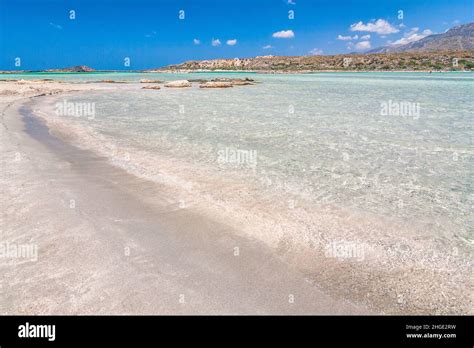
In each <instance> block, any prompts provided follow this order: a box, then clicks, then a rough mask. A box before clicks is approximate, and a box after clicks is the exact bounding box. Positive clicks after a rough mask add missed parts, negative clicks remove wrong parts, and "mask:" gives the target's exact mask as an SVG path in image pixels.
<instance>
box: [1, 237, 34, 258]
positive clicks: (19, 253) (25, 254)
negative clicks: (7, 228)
mask: <svg viewBox="0 0 474 348" xmlns="http://www.w3.org/2000/svg"><path fill="white" fill-rule="evenodd" d="M3 258H5V259H28V260H30V261H32V262H36V261H38V245H36V244H16V243H8V242H6V243H0V259H3Z"/></svg>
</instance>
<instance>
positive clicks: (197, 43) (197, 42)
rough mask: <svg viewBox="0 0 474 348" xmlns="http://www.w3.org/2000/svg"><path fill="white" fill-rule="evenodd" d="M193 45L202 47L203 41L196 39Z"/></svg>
mask: <svg viewBox="0 0 474 348" xmlns="http://www.w3.org/2000/svg"><path fill="white" fill-rule="evenodd" d="M193 43H194V44H195V45H200V44H201V40H199V39H194V40H193Z"/></svg>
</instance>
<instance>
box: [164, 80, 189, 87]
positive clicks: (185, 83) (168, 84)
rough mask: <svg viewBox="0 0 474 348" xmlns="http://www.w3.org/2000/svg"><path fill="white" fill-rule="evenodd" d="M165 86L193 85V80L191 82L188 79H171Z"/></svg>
mask: <svg viewBox="0 0 474 348" xmlns="http://www.w3.org/2000/svg"><path fill="white" fill-rule="evenodd" d="M165 87H170V88H183V87H191V82H189V81H188V80H176V81H169V82H166V83H165Z"/></svg>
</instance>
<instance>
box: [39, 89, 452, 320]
mask: <svg viewBox="0 0 474 348" xmlns="http://www.w3.org/2000/svg"><path fill="white" fill-rule="evenodd" d="M73 86H74V85H73ZM75 86H77V84H76V85H75ZM75 86H74V87H75ZM95 87H96V85H95V84H94V85H93V84H89V87H85V88H84V91H87V90H88V88H95ZM109 90H110V88H109ZM58 93H61V92H58ZM58 96H60V94H58ZM48 98H49V97H48ZM37 101H39V100H38V99H37ZM42 118H43V117H42ZM46 121H48V120H47V119H46ZM66 122H67V121H66ZM70 130H71V129H70V128H69V131H70ZM50 131H52V132H53V134H54V130H52V129H50V130H49V131H48V132H47V133H49V132H50ZM63 136H65V137H66V138H67V137H71V136H72V134H71V133H70V132H69V133H68V132H67V129H66V132H65V133H64V134H63ZM43 145H44V144H43ZM72 151H76V150H72ZM80 151H87V150H84V149H82V150H80ZM96 156H97V154H96ZM99 156H102V157H99V158H96V159H95V160H94V161H102V162H107V159H106V156H104V154H102V155H99ZM100 158H102V159H100ZM75 161H76V162H77V163H81V162H87V161H84V159H82V158H80V159H76V160H75ZM94 161H93V162H94ZM65 162H68V161H67V160H66V161H65ZM92 168H95V167H92ZM114 168H117V167H114ZM96 169H97V168H95V169H94V170H91V172H90V174H91V173H92V174H95V173H96ZM104 171H115V169H111V168H110V167H107V169H106V170H104ZM99 172H100V171H99ZM128 175H130V174H129V173H126V172H124V171H122V172H121V174H118V173H115V174H114V175H113V177H114V178H115V179H114V180H119V181H120V180H121V179H120V178H123V177H124V176H125V177H128ZM79 178H81V180H82V179H84V175H80V176H79ZM135 178H136V177H133V179H132V178H128V179H127V180H126V181H127V182H128V181H129V180H132V181H134V180H136V179H135ZM139 182H140V183H141V184H143V185H147V187H148V188H149V189H150V190H152V189H151V187H153V188H154V189H156V185H157V183H153V185H152V186H150V183H149V182H148V181H146V180H145V182H146V183H144V182H143V179H139ZM141 184H140V185H141ZM136 185H138V184H133V185H131V187H136ZM124 186H128V184H127V185H124ZM158 187H160V185H158ZM162 189H164V187H162ZM141 192H142V195H143V196H144V197H148V198H145V199H143V198H142V199H141V200H144V201H145V203H146V204H145V206H146V207H148V208H150V206H153V204H155V203H156V202H155V201H154V200H155V198H154V197H150V196H148V195H147V194H146V191H141ZM164 192H165V191H164V190H160V194H159V196H161V197H163V196H166V195H165V194H164ZM104 197H107V194H104ZM89 199H90V198H89ZM171 201H173V200H172V199H171ZM104 203H105V204H106V205H110V204H112V205H113V203H111V202H109V201H107V200H106V199H105V202H104ZM169 204H170V202H168V206H169ZM148 208H146V209H148ZM160 209H163V207H161V208H160ZM173 209H175V210H176V205H174V206H173ZM178 211H179V210H178ZM173 212H174V213H176V212H175V211H173ZM182 213H183V212H182V211H180V212H179V213H178V214H182ZM197 213H198V215H199V216H200V217H201V220H200V221H201V224H202V225H208V224H212V222H211V221H212V219H209V214H206V213H205V212H204V211H203V210H202V208H201V207H199V209H197ZM203 216H206V218H204V220H202V219H203ZM180 218H181V217H180ZM172 220H173V219H172ZM355 221H356V220H354V223H355ZM176 222H177V221H176V220H173V221H172V222H171V225H173V224H176ZM228 222H230V220H228ZM155 223H157V222H156V221H155ZM194 225H195V224H190V226H194ZM218 226H220V227H218V228H217V229H219V230H221V229H222V230H226V229H228V228H229V226H227V227H223V226H225V219H224V221H221V222H220V223H218ZM374 226H375V225H374ZM187 227H188V228H189V226H187ZM395 228H396V227H395ZM230 231H231V232H229V234H228V235H227V237H224V238H233V237H236V236H239V238H244V239H243V240H246V238H248V237H250V236H251V235H250V236H249V235H247V236H245V234H242V233H240V232H238V231H236V230H234V229H233V228H231V227H230ZM204 235H205V233H204ZM229 235H230V236H232V237H228V236H229ZM254 237H255V241H258V243H261V237H262V236H259V235H258V234H256V235H254ZM276 242H278V238H277V240H276ZM293 243H294V242H293V241H291V240H285V239H282V240H281V243H276V244H275V246H277V248H278V249H279V250H280V253H279V256H278V259H280V260H285V264H291V265H296V266H297V268H298V269H299V270H302V271H303V274H305V276H304V277H303V278H305V279H306V280H305V283H306V282H308V281H309V282H310V283H311V282H313V285H312V289H313V290H314V291H316V285H315V284H318V283H320V284H323V285H322V286H321V288H322V289H324V290H325V291H326V292H327V293H331V294H333V293H334V294H337V295H336V297H337V298H338V299H339V301H341V300H342V301H343V299H346V300H348V299H349V298H350V295H351V288H350V286H351V282H352V286H354V285H355V284H353V282H354V280H355V281H356V282H357V283H359V282H360V279H359V277H361V276H362V278H361V279H365V281H367V280H368V279H370V278H374V277H375V279H372V280H371V284H370V285H368V286H369V287H372V286H374V285H376V284H377V283H379V284H380V282H382V283H383V279H382V278H378V277H379V276H383V274H384V273H385V272H387V274H385V276H386V277H387V276H388V277H390V276H391V275H390V274H392V276H393V273H391V272H393V270H390V269H388V270H387V269H385V270H384V269H383V265H378V267H382V268H381V269H378V270H377V269H376V268H373V269H368V270H364V268H365V267H366V265H364V264H361V265H357V264H356V265H350V264H349V263H347V262H339V261H338V260H330V259H329V260H328V259H327V258H325V257H324V255H321V254H318V253H316V254H312V253H311V250H308V249H307V248H303V249H298V248H297V247H296V249H293V247H294V245H292V244H293ZM271 244H272V243H270V245H271ZM296 244H297V243H296ZM258 245H259V248H258V249H259V250H260V249H261V248H262V249H265V248H266V246H263V245H262V244H258ZM231 249H232V248H231ZM257 254H258V253H257ZM266 255H267V256H269V255H275V250H274V248H273V249H272V248H270V250H269V251H268V254H266ZM255 257H256V258H258V255H255ZM369 261H370V260H369ZM372 261H374V260H371V262H372ZM392 262H393V261H392ZM247 266H248V267H249V268H252V267H253V266H252V265H251V264H248V265H247ZM372 266H376V265H372ZM385 266H386V265H385ZM279 267H281V266H279ZM318 267H319V268H322V269H319V270H318ZM315 270H317V272H318V273H319V274H316V275H315V274H314V272H315ZM272 272H276V271H275V269H273V270H272ZM354 272H355V273H354ZM396 272H404V270H403V269H400V270H397V271H396ZM405 272H406V270H405ZM395 274H396V273H395ZM422 274H423V273H421V274H420V275H418V277H421V275H422ZM334 275H336V276H337V277H336V278H335V277H334ZM353 276H355V278H356V279H351V278H352V277H353ZM338 278H340V279H338ZM407 281H408V279H407ZM337 282H342V284H344V285H347V287H348V288H347V289H340V290H339V291H336V289H334V288H332V286H334V285H335V284H336V283H337ZM409 283H410V281H408V284H409ZM392 285H393V284H392ZM405 285H407V284H404V282H399V283H398V284H397V286H399V287H401V288H400V290H398V292H400V293H404V291H405V290H403V286H405ZM352 290H354V289H352ZM367 290H368V289H367V288H364V287H363V286H362V287H361V289H359V290H357V291H358V292H360V295H359V296H358V299H359V301H360V299H361V297H362V295H361V294H363V293H364V292H367ZM382 290H383V289H382ZM426 290H428V289H426ZM369 293H372V296H377V297H379V298H378V299H377V298H376V299H375V302H374V299H371V300H369V303H372V305H374V304H376V306H377V307H375V308H372V309H371V312H372V311H375V312H378V311H380V310H384V311H387V312H388V313H400V311H401V312H403V310H407V307H406V306H402V305H400V304H399V305H398V306H399V308H397V305H396V301H397V299H396V298H395V303H394V304H393V305H392V304H390V302H391V301H392V300H393V299H390V301H389V299H383V298H382V297H380V296H382V294H383V291H382V293H377V292H375V293H374V292H373V291H372V292H370V291H369ZM352 295H354V294H352ZM419 296H423V292H422V293H421V294H419ZM443 296H444V295H443ZM356 297H357V296H356ZM380 301H382V302H380ZM430 301H431V300H430ZM343 302H344V301H343ZM356 302H357V301H356ZM362 302H364V301H362ZM420 305H421V303H420ZM427 308H428V307H426V308H424V307H420V309H418V310H417V309H416V308H415V311H414V313H418V314H419V313H427ZM457 310H459V308H458V309H457ZM447 313H451V312H447Z"/></svg>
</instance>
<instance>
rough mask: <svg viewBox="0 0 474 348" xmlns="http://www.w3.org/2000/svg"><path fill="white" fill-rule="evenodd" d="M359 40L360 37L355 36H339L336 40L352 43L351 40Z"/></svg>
mask: <svg viewBox="0 0 474 348" xmlns="http://www.w3.org/2000/svg"><path fill="white" fill-rule="evenodd" d="M358 38H359V35H354V36H350V35H348V36H342V35H340V34H339V35H338V36H337V38H336V39H338V40H341V41H350V40H357V39H358Z"/></svg>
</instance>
